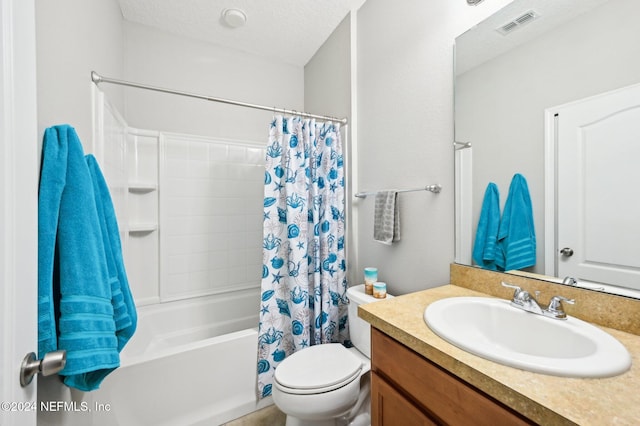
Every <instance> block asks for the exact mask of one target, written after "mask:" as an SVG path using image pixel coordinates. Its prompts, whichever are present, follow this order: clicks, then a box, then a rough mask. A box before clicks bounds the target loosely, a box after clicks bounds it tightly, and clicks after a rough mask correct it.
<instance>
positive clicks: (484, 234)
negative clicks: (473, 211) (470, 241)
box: [473, 182, 500, 271]
mask: <svg viewBox="0 0 640 426" xmlns="http://www.w3.org/2000/svg"><path fill="white" fill-rule="evenodd" d="M499 227H500V193H499V192H498V186H497V185H496V184H495V183H493V182H489V184H488V185H487V189H486V190H485V192H484V199H483V201H482V210H481V211H480V219H479V220H478V229H477V230H476V240H475V243H474V245H473V260H475V261H476V263H477V264H478V265H479V266H481V267H482V268H484V269H490V270H492V271H495V270H496V269H497V267H496V263H495V261H496V250H497V244H498V230H499Z"/></svg>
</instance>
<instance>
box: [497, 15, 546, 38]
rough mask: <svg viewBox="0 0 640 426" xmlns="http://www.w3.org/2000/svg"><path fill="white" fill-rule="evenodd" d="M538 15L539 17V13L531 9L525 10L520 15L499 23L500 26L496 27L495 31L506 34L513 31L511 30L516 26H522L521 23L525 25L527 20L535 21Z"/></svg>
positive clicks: (516, 27) (515, 28)
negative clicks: (509, 20) (504, 22)
mask: <svg viewBox="0 0 640 426" xmlns="http://www.w3.org/2000/svg"><path fill="white" fill-rule="evenodd" d="M539 17H540V15H539V14H537V13H536V12H534V11H533V10H530V11H528V12H525V13H523V14H522V15H520V16H518V17H517V18H515V19H514V20H513V21H511V22H507V23H506V24H504V25H501V26H500V27H498V28H496V31H497V32H499V33H500V34H502V35H507V34H509V33H511V32H513V31H515V30H517V29H518V28H520V27H522V26H523V25H526V24H528V23H529V22H532V21H535V20H536V19H538V18H539Z"/></svg>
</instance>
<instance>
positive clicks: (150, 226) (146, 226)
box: [129, 223, 158, 234]
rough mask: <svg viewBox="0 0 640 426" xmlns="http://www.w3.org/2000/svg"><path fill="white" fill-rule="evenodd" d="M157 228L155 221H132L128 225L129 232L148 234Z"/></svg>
mask: <svg viewBox="0 0 640 426" xmlns="http://www.w3.org/2000/svg"><path fill="white" fill-rule="evenodd" d="M157 229H158V224H157V223H132V224H130V225H129V234H148V233H151V232H153V231H155V230H157Z"/></svg>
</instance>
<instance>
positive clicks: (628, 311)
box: [358, 265, 640, 425]
mask: <svg viewBox="0 0 640 426" xmlns="http://www.w3.org/2000/svg"><path fill="white" fill-rule="evenodd" d="M500 279H508V280H510V281H516V284H517V285H520V286H522V287H525V288H529V289H531V290H532V291H533V290H540V291H541V296H540V297H541V299H543V300H546V299H548V298H550V297H551V296H553V295H555V293H558V292H565V290H566V292H567V293H569V294H567V296H568V297H572V298H576V300H577V301H578V302H581V303H576V305H575V306H571V309H567V312H568V314H569V315H573V316H576V317H580V318H581V319H583V320H585V321H589V322H591V323H594V324H595V325H597V326H598V327H600V328H602V329H603V330H605V331H606V332H607V333H609V334H611V335H612V336H613V337H615V338H616V339H618V340H619V341H620V342H621V343H622V344H623V345H624V346H625V347H626V348H627V350H628V351H629V352H630V354H631V356H632V366H631V368H630V369H629V370H628V371H627V372H625V373H623V374H621V375H618V376H615V377H609V378H590V379H579V378H567V377H557V376H550V375H545V374H537V373H532V372H528V371H524V370H520V369H516V368H512V367H507V366H505V365H501V364H498V363H495V362H493V361H489V360H486V359H484V358H480V357H478V356H475V355H473V354H471V353H468V352H465V351H464V350H462V349H459V348H457V347H456V346H453V345H451V344H450V343H448V342H446V341H445V340H443V339H441V338H440V337H438V336H437V335H436V334H435V333H433V332H432V331H431V330H430V329H429V327H428V326H427V325H426V324H425V322H424V320H423V313H424V310H425V308H426V307H427V306H428V305H429V304H431V303H433V302H435V301H437V300H440V299H444V298H449V297H462V296H480V297H492V296H493V297H501V298H504V299H509V298H510V296H511V295H512V294H511V292H510V291H506V293H505V292H503V290H506V289H504V288H503V287H501V286H500ZM451 281H452V283H453V284H451V285H445V286H442V287H437V288H433V289H429V290H424V291H420V292H416V293H411V294H407V295H404V296H400V297H396V298H394V299H392V300H389V301H383V302H378V303H373V304H369V305H364V306H360V308H359V311H358V313H359V316H360V317H361V318H363V319H364V320H366V321H368V322H369V323H371V325H372V327H373V328H372V392H371V403H372V424H373V425H396V424H403V425H431V424H442V423H447V424H480V425H481V424H485V423H483V422H486V424H509V425H512V424H514V425H517V424H542V425H576V424H579V425H604V424H620V425H637V424H640V393H639V392H638V389H639V388H640V336H638V334H639V333H638V330H637V329H636V328H637V324H639V321H638V319H639V318H638V315H640V301H638V300H631V299H626V298H621V297H617V296H611V295H604V294H599V293H596V292H589V291H586V290H580V289H573V288H568V287H565V286H558V285H553V284H550V283H545V282H541V281H538V280H532V279H527V278H520V277H513V276H507V278H505V276H504V275H503V274H499V273H493V272H492V273H488V272H486V271H482V270H479V269H477V268H470V267H464V266H460V265H452V274H451ZM454 284H455V285H454ZM478 290H481V291H478ZM552 293H553V294H552ZM579 305H581V306H580V308H582V309H587V310H589V312H581V311H580V309H579ZM599 306H603V307H604V309H597V307H599ZM607 312H608V313H609V314H608V315H607ZM612 313H613V314H612ZM616 315H618V316H619V318H616ZM603 323H605V324H603ZM614 326H615V327H617V328H619V329H616V328H614ZM621 329H622V330H621ZM623 330H624V331H623Z"/></svg>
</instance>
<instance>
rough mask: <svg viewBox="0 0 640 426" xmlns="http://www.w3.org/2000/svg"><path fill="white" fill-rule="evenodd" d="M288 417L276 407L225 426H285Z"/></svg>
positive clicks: (267, 408)
mask: <svg viewBox="0 0 640 426" xmlns="http://www.w3.org/2000/svg"><path fill="white" fill-rule="evenodd" d="M285 420H286V416H285V415H284V413H283V412H282V411H280V410H279V409H278V407H276V406H275V405H270V406H268V407H265V408H263V409H262V410H258V411H255V412H253V413H251V414H247V415H246V416H244V417H240V418H239V419H236V420H232V421H230V422H228V423H225V424H224V426H284V424H285Z"/></svg>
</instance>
